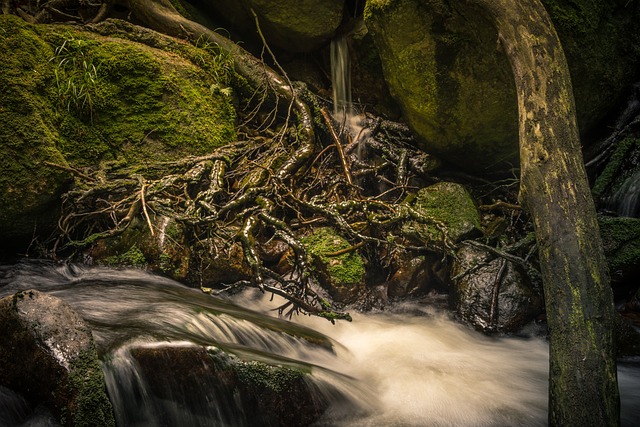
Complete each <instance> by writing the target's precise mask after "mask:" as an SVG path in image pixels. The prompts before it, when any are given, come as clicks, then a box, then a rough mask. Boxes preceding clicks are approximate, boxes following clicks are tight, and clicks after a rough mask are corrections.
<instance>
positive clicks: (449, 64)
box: [365, 0, 640, 173]
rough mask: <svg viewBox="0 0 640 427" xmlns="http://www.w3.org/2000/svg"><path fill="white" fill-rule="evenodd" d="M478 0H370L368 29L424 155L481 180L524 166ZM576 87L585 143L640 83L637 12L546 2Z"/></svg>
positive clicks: (502, 69)
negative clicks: (434, 156)
mask: <svg viewBox="0 0 640 427" xmlns="http://www.w3.org/2000/svg"><path fill="white" fill-rule="evenodd" d="M472 3H473V2H448V1H444V0H432V1H422V0H372V1H368V2H367V5H366V10H365V20H366V24H367V27H368V28H369V30H370V32H371V34H372V35H373V38H374V41H375V43H376V46H377V47H378V50H379V52H380V57H381V60H382V66H383V70H384V75H385V79H386V81H387V83H388V85H389V88H390V90H391V93H392V95H393V97H394V98H395V99H396V101H397V102H398V104H399V105H400V108H401V110H402V112H403V114H404V116H405V118H406V120H407V121H408V122H409V124H410V125H411V127H412V128H413V129H414V130H415V131H416V133H417V134H418V135H419V136H420V138H421V145H422V148H424V149H425V150H426V151H429V152H433V153H435V154H439V155H440V156H441V157H443V158H445V159H446V160H449V161H450V162H453V163H455V164H456V165H458V166H460V167H463V168H465V169H467V170H470V171H473V172H476V173H486V172H496V171H505V170H509V169H511V168H512V167H517V165H518V120H517V101H516V92H515V86H514V81H513V74H512V72H511V67H510V65H509V62H508V60H507V57H506V55H505V53H504V51H503V49H502V48H501V45H500V42H499V36H498V34H497V32H496V30H495V29H494V26H493V25H492V24H491V20H490V19H489V18H488V17H487V15H486V14H485V13H484V12H483V11H482V10H481V9H480V8H478V7H477V6H475V5H473V4H472ZM543 3H545V5H546V6H547V9H548V11H549V13H550V15H551V17H552V19H553V20H554V23H555V24H556V28H557V31H558V33H559V36H560V38H561V40H562V43H563V46H564V48H565V52H566V56H567V59H568V62H569V68H570V71H571V75H572V78H573V82H574V85H573V86H574V94H575V98H576V107H577V113H578V124H579V125H580V128H581V130H582V133H583V135H584V134H585V133H586V132H588V131H589V130H590V129H592V128H593V127H594V126H595V125H596V124H598V123H599V122H600V121H601V120H603V119H604V118H605V117H606V116H607V114H609V113H610V112H611V110H612V109H613V108H615V107H616V106H617V105H618V103H619V102H620V100H621V97H622V95H623V93H624V90H625V88H626V86H627V85H629V84H630V83H633V82H634V81H635V79H637V78H638V73H637V66H638V64H639V63H640V37H639V36H638V35H637V31H634V30H633V28H635V25H636V24H635V23H634V22H637V21H638V20H639V19H640V12H639V11H638V8H635V7H631V6H629V4H628V2H626V5H625V2H621V1H618V2H610V1H604V0H594V1H589V2H587V1H582V2H573V1H565V0H543Z"/></svg>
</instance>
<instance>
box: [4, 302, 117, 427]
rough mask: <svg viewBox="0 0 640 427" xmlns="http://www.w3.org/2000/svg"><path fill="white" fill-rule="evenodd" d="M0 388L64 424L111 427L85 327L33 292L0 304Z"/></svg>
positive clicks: (65, 309)
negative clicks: (13, 392)
mask: <svg viewBox="0 0 640 427" xmlns="http://www.w3.org/2000/svg"><path fill="white" fill-rule="evenodd" d="M0 329H1V330H2V331H3V338H2V340H1V341H0V385H3V386H5V387H7V388H9V389H11V390H14V391H16V392H19V393H21V394H23V395H24V396H25V397H26V398H27V399H28V400H29V401H31V402H33V403H34V404H40V403H42V404H43V405H44V406H46V407H47V408H49V409H50V410H51V411H52V412H53V413H54V414H55V415H56V417H57V418H58V419H59V420H60V422H61V424H63V425H65V426H75V427H79V426H86V427H89V426H96V425H99V426H105V427H108V426H115V421H114V417H113V409H112V407H111V403H110V402H109V399H108V398H107V394H106V391H105V382H104V377H103V374H102V368H101V366H100V363H99V362H98V355H97V352H96V349H95V344H94V341H93V338H92V336H91V331H90V330H89V328H88V327H87V325H86V323H85V322H84V321H83V320H82V319H81V318H80V317H79V316H78V314H77V313H76V312H75V311H73V310H72V309H71V308H70V307H69V305H68V304H67V303H65V302H63V301H62V300H60V299H58V298H56V297H53V296H50V295H47V294H43V293H40V292H38V291H35V290H28V291H22V292H18V293H16V294H15V295H13V296H9V297H6V298H4V299H2V300H0Z"/></svg>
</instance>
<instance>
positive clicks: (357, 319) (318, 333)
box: [0, 261, 640, 427]
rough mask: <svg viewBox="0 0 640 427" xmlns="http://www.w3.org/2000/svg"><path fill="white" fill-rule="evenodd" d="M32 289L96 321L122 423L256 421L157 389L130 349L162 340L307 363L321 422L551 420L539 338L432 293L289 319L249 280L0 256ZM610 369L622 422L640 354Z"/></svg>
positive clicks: (201, 382)
mask: <svg viewBox="0 0 640 427" xmlns="http://www.w3.org/2000/svg"><path fill="white" fill-rule="evenodd" d="M32 288H35V289H38V290H40V291H43V292H48V293H50V294H52V295H55V296H57V297H59V298H61V299H63V300H65V301H67V302H68V303H69V304H70V305H71V306H72V307H73V308H74V309H75V310H77V311H78V312H79V313H80V314H81V316H82V317H83V318H84V319H85V320H86V321H87V322H88V323H89V325H90V326H91V327H92V330H93V334H94V338H95V340H96V344H97V347H98V352H99V355H100V358H101V360H102V365H103V370H104V372H105V378H106V381H107V388H108V392H109V396H110V399H111V401H112V403H113V404H114V408H115V411H116V418H117V420H118V425H119V426H127V427H128V426H161V425H167V426H244V425H247V426H249V425H255V424H251V423H250V421H249V420H248V418H247V417H246V416H245V411H246V410H247V408H243V407H242V406H241V405H239V404H238V402H239V399H237V398H235V399H230V397H229V396H228V395H226V394H225V391H224V390H223V389H220V388H219V387H218V385H217V384H216V383H214V382H211V381H209V380H207V379H206V378H204V377H202V378H197V377H196V378H195V379H192V382H195V383H197V384H195V385H194V387H192V388H191V389H192V391H189V392H187V391H185V386H184V384H183V383H184V381H185V378H183V377H181V378H180V381H182V383H181V384H178V383H176V378H177V377H179V376H180V375H183V374H184V373H178V372H176V375H175V377H176V378H173V376H172V375H166V373H165V374H164V375H165V376H166V378H160V379H158V378H153V382H154V383H157V382H158V381H161V382H162V384H163V387H164V388H165V389H166V390H169V391H168V392H167V393H165V395H164V396H163V397H162V398H158V396H154V393H153V390H151V389H150V385H149V384H150V383H149V381H151V378H145V376H144V375H145V374H144V372H141V371H140V369H139V368H138V367H137V366H136V363H135V360H133V359H132V358H131V352H132V349H136V348H137V349H140V348H145V347H154V348H157V347H161V348H164V347H168V346H173V347H178V348H179V347H190V346H202V347H205V348H218V349H223V350H224V351H227V352H230V353H231V354H234V355H235V356H236V357H240V358H242V359H244V360H260V361H264V362H267V363H270V364H275V365H282V366H296V367H301V366H302V367H305V369H307V370H308V371H310V372H311V375H310V382H309V384H310V387H311V388H310V389H311V390H312V392H313V393H315V394H317V397H318V398H322V399H324V400H325V401H327V402H329V408H328V409H327V411H326V412H325V415H324V416H323V418H322V419H321V420H320V421H318V422H317V423H316V424H314V425H316V426H345V427H346V426H398V427H400V426H416V427H417V426H512V425H518V426H544V425H546V418H547V414H546V410H547V374H548V370H547V369H548V368H547V363H548V347H547V343H546V342H545V341H544V340H543V339H541V338H535V337H486V336H484V335H482V334H479V333H477V332H475V331H473V330H472V329H470V328H468V327H466V326H464V325H460V324H458V323H456V322H455V321H454V320H452V318H451V317H450V315H449V314H447V313H444V312H441V311H438V310H436V309H433V308H431V307H429V306H427V305H420V304H416V303H405V304H400V305H398V306H396V307H395V308H394V309H393V310H392V311H388V312H373V313H366V314H362V313H352V315H353V322H351V323H348V322H338V323H337V324H336V325H332V324H331V323H330V322H328V321H326V320H324V319H319V318H315V317H307V316H298V317H294V318H293V320H292V321H284V320H281V319H277V318H276V312H274V311H272V308H274V307H275V306H277V304H278V301H271V300H270V299H269V298H265V296H263V295H262V294H260V293H259V292H258V291H252V290H251V291H245V292H244V293H242V294H240V295H236V296H234V300H235V302H234V301H230V300H226V299H221V298H218V297H212V296H209V295H206V294H203V293H202V292H200V291H199V290H197V289H192V288H187V287H185V286H183V285H181V284H179V283H177V282H174V281H172V280H169V279H166V278H163V277H159V276H156V275H153V274H150V273H147V272H144V271H142V270H122V269H112V268H106V267H87V266H79V265H59V264H53V263H50V262H40V261H29V262H21V263H19V264H15V265H11V266H0V296H6V295H10V294H13V293H14V292H16V291H18V290H24V289H32ZM323 342H324V343H325V344H324V345H318V344H317V343H323ZM314 343H316V344H314ZM327 343H330V344H331V347H332V348H333V350H329V349H328V348H327V345H326V344H327ZM183 376H184V377H188V376H187V375H183ZM619 380H620V389H621V395H622V408H623V424H622V425H623V426H634V425H640V361H638V360H626V361H621V362H620V363H619ZM156 387H157V385H156ZM11 399H14V400H11ZM11 402H15V397H11V396H9V397H8V395H7V393H6V389H5V390H4V392H3V390H2V389H1V388H0V425H2V426H31V427H38V426H51V425H53V424H50V423H49V421H46V420H42V418H38V417H35V416H34V415H33V414H31V415H29V414H22V415H20V414H17V412H19V410H22V411H23V412H24V409H20V408H16V405H15V404H12V403H11ZM29 416H31V418H29ZM25 418H26V419H27V420H26V421H25Z"/></svg>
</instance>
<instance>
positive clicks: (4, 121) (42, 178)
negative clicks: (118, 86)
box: [0, 15, 70, 237]
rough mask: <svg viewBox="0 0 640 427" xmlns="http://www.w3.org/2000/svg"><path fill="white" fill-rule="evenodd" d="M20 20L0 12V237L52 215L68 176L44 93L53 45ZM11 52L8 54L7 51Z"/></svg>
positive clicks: (40, 224)
mask: <svg viewBox="0 0 640 427" xmlns="http://www.w3.org/2000/svg"><path fill="white" fill-rule="evenodd" d="M31 28H32V27H31V26H29V25H28V24H26V23H25V22H24V21H23V20H21V19H20V18H17V17H14V16H10V15H0V51H2V52H5V54H4V55H3V59H2V61H0V153H1V155H0V170H2V174H1V175H0V206H1V207H0V236H4V237H7V236H13V235H18V236H19V235H24V234H28V235H31V234H32V233H33V232H34V229H37V228H38V227H43V225H44V227H45V229H46V224H47V222H48V221H51V222H52V223H53V220H52V219H51V216H52V215H51V214H52V213H53V211H51V204H52V203H53V202H54V201H55V200H56V199H57V197H58V196H59V194H60V193H61V191H62V190H63V188H64V187H65V185H66V184H67V183H68V182H69V178H70V177H69V175H68V174H67V173H65V172H62V171H61V170H60V169H56V168H53V167H49V166H47V165H46V162H50V163H57V164H60V165H66V162H65V159H64V158H63V157H62V156H61V155H60V153H59V152H58V151H57V150H56V147H55V143H56V140H57V138H58V135H57V132H56V129H55V127H54V126H53V123H52V121H53V113H52V109H51V107H50V106H49V104H48V100H47V96H46V92H47V87H48V85H50V82H51V80H52V78H53V73H52V68H51V64H50V63H49V58H50V57H51V56H52V55H53V51H52V49H51V48H50V47H49V46H48V45H47V44H46V43H45V42H43V41H42V40H41V39H40V38H38V37H37V36H36V35H35V33H34V32H33V31H32V30H31ZM7 52H10V53H11V54H7Z"/></svg>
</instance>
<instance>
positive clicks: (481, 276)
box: [450, 245, 543, 332]
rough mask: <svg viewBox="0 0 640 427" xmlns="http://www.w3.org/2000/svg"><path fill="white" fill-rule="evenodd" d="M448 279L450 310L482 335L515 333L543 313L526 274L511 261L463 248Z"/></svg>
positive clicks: (473, 248)
mask: <svg viewBox="0 0 640 427" xmlns="http://www.w3.org/2000/svg"><path fill="white" fill-rule="evenodd" d="M478 266H479V268H478ZM472 268H473V269H474V270H473V271H472V272H470V273H469V274H467V275H462V274H463V273H465V272H467V271H469V270H470V269H472ZM461 275H462V276H461ZM451 276H452V277H453V278H455V279H454V280H453V283H452V286H451V294H450V302H451V305H452V307H453V309H454V310H455V311H456V313H457V314H458V315H459V316H460V317H461V318H462V319H463V320H464V321H465V322H467V323H469V324H471V325H473V326H474V327H475V328H476V329H478V330H481V331H483V332H495V331H500V332H515V331H518V330H519V329H520V328H521V327H522V326H524V325H525V324H526V323H528V322H530V321H531V320H533V319H534V318H535V316H536V315H538V314H539V313H541V312H542V308H543V307H542V296H541V295H540V293H539V292H538V291H536V290H535V289H534V287H533V286H532V285H531V284H530V283H529V280H528V278H527V276H526V274H524V273H523V272H522V271H521V270H520V268H519V267H518V266H516V265H515V264H513V263H512V262H510V261H506V260H505V259H503V258H496V257H495V256H493V255H491V254H489V253H487V252H485V251H484V250H482V249H479V248H475V247H472V246H468V245H465V246H463V247H462V248H461V249H460V250H459V251H458V252H457V254H456V260H455V262H454V265H453V268H452V271H451ZM456 276H458V278H456ZM460 276H461V277H460Z"/></svg>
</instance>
